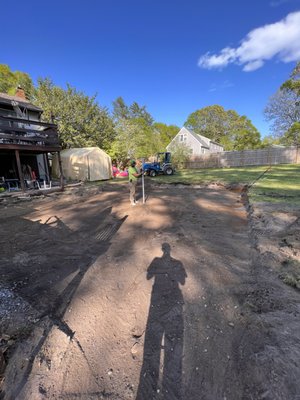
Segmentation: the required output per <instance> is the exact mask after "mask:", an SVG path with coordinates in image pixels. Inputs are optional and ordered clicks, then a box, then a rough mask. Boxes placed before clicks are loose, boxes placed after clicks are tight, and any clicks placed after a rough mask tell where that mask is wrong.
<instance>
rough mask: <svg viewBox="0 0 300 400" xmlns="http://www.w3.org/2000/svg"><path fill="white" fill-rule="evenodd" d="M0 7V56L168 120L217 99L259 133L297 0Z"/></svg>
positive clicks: (296, 48) (282, 75)
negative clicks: (137, 106)
mask: <svg viewBox="0 0 300 400" xmlns="http://www.w3.org/2000/svg"><path fill="white" fill-rule="evenodd" d="M12 7H13V8H14V13H12ZM1 14H2V16H4V15H6V16H7V17H5V18H1V25H2V40H1V47H0V63H5V64H8V65H9V66H10V67H11V69H12V70H14V71H15V70H20V71H24V72H27V73H29V74H30V75H31V77H32V78H33V79H34V80H35V79H36V78H37V77H39V76H43V77H45V76H48V77H51V78H52V79H53V81H54V82H55V83H56V84H58V85H62V86H64V85H65V84H66V82H68V83H70V84H71V85H72V86H75V87H76V88H77V89H79V90H82V91H84V92H85V93H87V94H89V95H92V94H95V93H97V94H98V96H97V99H98V101H99V103H100V104H101V105H102V106H106V107H108V108H111V104H112V101H113V100H114V99H115V98H117V97H118V96H122V97H123V98H124V100H125V101H126V103H131V102H132V101H137V102H138V103H139V104H141V105H146V106H147V109H148V111H149V112H150V113H151V115H152V116H153V117H154V119H155V120H156V121H159V122H164V123H167V124H176V125H178V126H182V125H183V124H184V122H185V120H186V118H187V116H188V115H189V114H190V113H191V112H193V111H195V110H197V109H200V108H202V107H206V106H209V105H213V104H220V105H222V106H223V107H224V108H225V109H226V110H227V109H234V110H236V111H237V112H238V113H239V114H241V115H246V116H247V117H248V118H250V119H251V120H252V122H253V124H254V125H255V126H256V127H257V128H258V129H259V131H260V132H261V134H262V135H263V136H264V135H266V134H268V133H269V132H268V124H267V123H266V122H265V121H264V116H263V109H264V107H265V106H266V103H267V101H268V99H269V97H270V96H271V95H272V94H274V93H275V92H276V90H277V89H278V88H279V86H280V85H281V83H283V82H284V81H285V80H286V79H287V78H288V77H289V75H290V73H291V71H292V69H293V68H294V66H295V64H296V61H297V60H300V0H251V1H246V0H245V1H243V0H227V1H225V0H212V1H206V0H202V1H201V0H139V1H138V0H106V1H102V0H98V1H97V0H80V1H79V0H72V1H70V0H60V1H57V0H51V2H46V1H44V2H43V1H37V0H28V1H26V2H25V1H23V0H22V1H20V0H15V1H14V2H13V3H9V2H3V4H1Z"/></svg>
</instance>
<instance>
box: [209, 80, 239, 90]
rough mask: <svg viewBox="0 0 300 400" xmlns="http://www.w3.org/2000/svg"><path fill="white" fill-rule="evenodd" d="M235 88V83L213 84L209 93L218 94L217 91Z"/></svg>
mask: <svg viewBox="0 0 300 400" xmlns="http://www.w3.org/2000/svg"><path fill="white" fill-rule="evenodd" d="M232 86H234V85H233V83H231V82H230V81H228V80H226V81H224V82H222V83H220V84H217V83H212V84H211V86H210V88H209V90H208V91H209V92H216V91H217V90H224V89H228V88H230V87H232Z"/></svg>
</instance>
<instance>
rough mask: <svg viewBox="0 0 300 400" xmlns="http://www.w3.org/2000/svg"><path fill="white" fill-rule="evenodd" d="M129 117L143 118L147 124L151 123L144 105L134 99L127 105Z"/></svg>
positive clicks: (150, 117) (151, 120)
mask: <svg viewBox="0 0 300 400" xmlns="http://www.w3.org/2000/svg"><path fill="white" fill-rule="evenodd" d="M129 112H130V117H131V118H133V119H136V118H137V119H143V120H144V121H145V122H146V123H147V125H152V124H153V118H152V116H151V115H150V114H149V113H148V111H147V109H146V106H140V105H139V104H138V103H137V102H136V101H134V102H133V103H132V104H131V105H130V107H129Z"/></svg>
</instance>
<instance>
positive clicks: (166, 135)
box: [153, 122, 180, 151]
mask: <svg viewBox="0 0 300 400" xmlns="http://www.w3.org/2000/svg"><path fill="white" fill-rule="evenodd" d="M153 129H154V135H156V137H158V138H159V139H160V141H161V151H163V150H164V149H165V148H166V147H167V146H168V144H169V143H170V142H171V141H172V139H173V138H174V137H175V136H176V135H177V133H178V132H179V130H180V128H179V127H178V126H176V125H166V124H164V123H162V122H154V124H153Z"/></svg>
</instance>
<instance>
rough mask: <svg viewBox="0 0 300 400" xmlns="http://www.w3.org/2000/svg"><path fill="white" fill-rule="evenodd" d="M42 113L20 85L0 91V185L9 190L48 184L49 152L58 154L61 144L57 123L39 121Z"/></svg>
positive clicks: (49, 174)
mask: <svg viewBox="0 0 300 400" xmlns="http://www.w3.org/2000/svg"><path fill="white" fill-rule="evenodd" d="M42 113H43V110H42V109H41V108H39V107H37V106H35V105H33V104H32V103H30V101H28V100H27V98H26V96H25V92H24V90H23V89H21V88H18V89H17V91H16V94H15V95H14V96H10V95H8V94H5V93H0V184H1V185H2V187H5V188H6V189H8V190H9V191H13V190H23V191H24V190H26V189H29V188H33V187H34V188H37V189H39V188H46V187H49V186H50V184H51V169H50V165H49V155H50V154H51V153H57V154H58V157H60V150H61V146H60V142H59V137H58V130H57V126H56V125H55V124H49V123H45V122H42V121H41V115H42ZM61 186H63V176H62V173H61Z"/></svg>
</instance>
